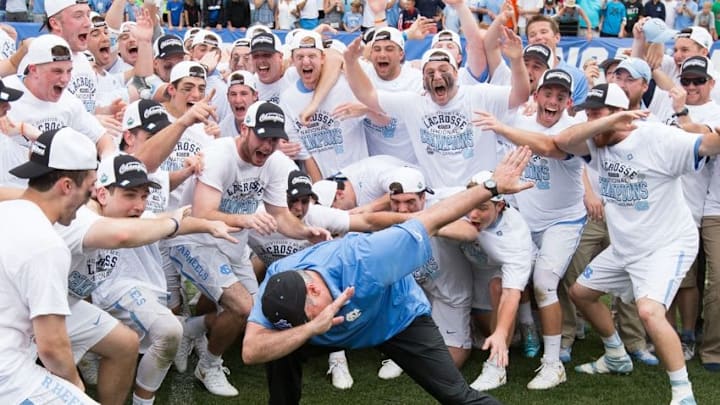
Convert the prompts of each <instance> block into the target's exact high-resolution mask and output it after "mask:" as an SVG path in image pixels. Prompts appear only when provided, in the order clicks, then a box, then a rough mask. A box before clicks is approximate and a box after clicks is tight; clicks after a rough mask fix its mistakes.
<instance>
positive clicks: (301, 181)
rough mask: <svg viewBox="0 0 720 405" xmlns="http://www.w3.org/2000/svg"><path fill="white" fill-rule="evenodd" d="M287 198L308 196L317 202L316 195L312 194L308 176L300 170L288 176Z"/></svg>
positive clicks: (310, 181)
mask: <svg viewBox="0 0 720 405" xmlns="http://www.w3.org/2000/svg"><path fill="white" fill-rule="evenodd" d="M287 196H288V198H300V197H307V196H310V197H312V198H314V199H315V201H318V200H319V198H318V196H317V194H315V193H314V192H313V189H312V180H310V176H308V175H307V174H305V172H303V171H302V170H293V171H291V172H290V174H289V175H288V188H287Z"/></svg>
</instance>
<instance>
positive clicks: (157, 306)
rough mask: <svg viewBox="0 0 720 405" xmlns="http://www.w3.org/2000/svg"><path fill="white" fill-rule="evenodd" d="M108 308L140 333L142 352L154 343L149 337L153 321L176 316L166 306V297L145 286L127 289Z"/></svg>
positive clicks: (109, 311)
mask: <svg viewBox="0 0 720 405" xmlns="http://www.w3.org/2000/svg"><path fill="white" fill-rule="evenodd" d="M106 310H107V312H108V313H109V314H110V315H112V316H114V317H115V318H117V319H119V320H120V322H122V323H123V324H124V325H125V326H127V327H129V328H130V329H132V330H134V331H135V333H137V334H138V336H139V337H140V352H141V353H143V352H144V351H145V350H146V349H147V348H148V347H150V345H151V344H152V342H150V339H148V331H149V330H150V328H151V327H152V325H153V323H154V322H155V321H156V320H157V319H158V318H160V317H162V316H174V315H173V313H172V311H170V309H169V308H168V307H167V306H165V299H164V297H159V296H158V295H157V294H156V293H154V292H152V291H150V290H148V289H147V288H144V287H133V288H131V289H129V290H127V291H126V292H125V293H124V294H123V295H122V297H120V299H119V300H117V301H116V302H115V303H113V304H112V306H110V307H109V308H106Z"/></svg>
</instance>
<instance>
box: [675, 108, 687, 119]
mask: <svg viewBox="0 0 720 405" xmlns="http://www.w3.org/2000/svg"><path fill="white" fill-rule="evenodd" d="M688 114H690V111H688V108H687V107H683V109H682V110H680V111H679V112H676V113H675V114H673V115H672V116H673V118H676V117H684V116H686V115H688Z"/></svg>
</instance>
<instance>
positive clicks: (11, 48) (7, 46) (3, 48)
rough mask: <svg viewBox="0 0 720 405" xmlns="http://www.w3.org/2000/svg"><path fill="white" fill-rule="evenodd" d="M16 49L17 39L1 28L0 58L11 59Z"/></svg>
mask: <svg viewBox="0 0 720 405" xmlns="http://www.w3.org/2000/svg"><path fill="white" fill-rule="evenodd" d="M15 51H16V46H15V40H14V39H12V38H11V37H10V35H8V33H7V32H5V31H4V30H0V60H5V59H9V58H10V57H11V56H12V55H13V54H14V53H15Z"/></svg>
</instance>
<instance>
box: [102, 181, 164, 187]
mask: <svg viewBox="0 0 720 405" xmlns="http://www.w3.org/2000/svg"><path fill="white" fill-rule="evenodd" d="M145 185H146V186H148V187H150V188H157V189H160V188H162V186H161V185H160V184H158V183H156V182H154V181H152V180H144V179H133V180H130V181H128V182H123V183H122V184H120V183H117V182H116V183H113V184H108V186H115V187H120V188H135V187H140V186H145ZM108 186H105V187H108Z"/></svg>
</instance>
